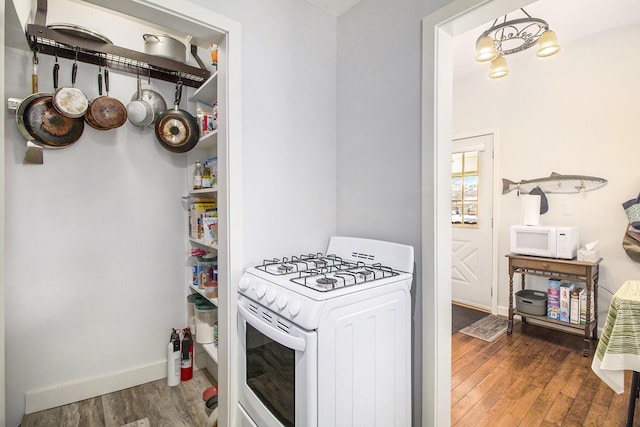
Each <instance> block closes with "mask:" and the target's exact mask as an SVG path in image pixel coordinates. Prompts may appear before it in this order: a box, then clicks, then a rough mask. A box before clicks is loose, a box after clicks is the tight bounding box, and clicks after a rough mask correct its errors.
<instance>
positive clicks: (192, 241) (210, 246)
mask: <svg viewBox="0 0 640 427" xmlns="http://www.w3.org/2000/svg"><path fill="white" fill-rule="evenodd" d="M189 241H190V242H191V243H194V244H196V245H199V246H203V247H205V248H209V249H215V250H216V251H217V250H218V244H217V243H214V244H211V245H207V244H206V243H204V241H203V240H201V239H193V238H190V239H189Z"/></svg>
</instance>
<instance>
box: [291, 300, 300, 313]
mask: <svg viewBox="0 0 640 427" xmlns="http://www.w3.org/2000/svg"><path fill="white" fill-rule="evenodd" d="M300 308H302V306H301V305H300V301H298V300H293V301H291V304H289V313H291V315H292V316H294V317H295V316H297V315H298V313H300Z"/></svg>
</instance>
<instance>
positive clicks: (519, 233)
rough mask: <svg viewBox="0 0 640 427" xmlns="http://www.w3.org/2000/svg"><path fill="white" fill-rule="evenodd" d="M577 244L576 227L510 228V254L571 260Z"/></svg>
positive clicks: (532, 226)
mask: <svg viewBox="0 0 640 427" xmlns="http://www.w3.org/2000/svg"><path fill="white" fill-rule="evenodd" d="M578 244H579V236H578V227H556V226H551V225H548V226H545V225H512V226H511V252H512V253H515V254H520V255H533V256H540V257H547V258H562V259H573V258H575V256H576V253H577V252H578Z"/></svg>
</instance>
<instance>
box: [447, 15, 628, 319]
mask: <svg viewBox="0 0 640 427" xmlns="http://www.w3.org/2000/svg"><path fill="white" fill-rule="evenodd" d="M621 40H623V41H627V43H625V42H622V43H621V42H620V41H621ZM637 40H640V26H633V27H624V28H619V29H614V30H610V31H607V32H603V33H601V34H597V35H594V36H591V37H589V38H585V39H582V40H578V41H574V42H569V43H562V39H560V41H561V43H562V51H561V52H560V54H559V55H556V56H554V57H551V58H547V59H545V60H537V59H536V58H535V52H534V51H533V49H531V51H530V52H529V51H525V52H523V53H518V54H515V55H510V56H509V57H507V61H508V63H509V68H510V74H509V76H507V77H506V78H504V79H501V80H497V81H491V80H490V79H488V78H487V77H486V74H487V71H488V66H487V64H483V65H484V66H482V65H481V64H478V67H477V68H478V71H477V73H473V74H469V75H467V76H465V77H463V78H459V79H456V80H455V82H454V113H453V122H454V134H455V133H464V132H472V131H475V130H482V129H487V128H498V129H499V135H500V147H501V152H500V153H499V159H500V164H499V165H498V166H499V168H500V169H499V170H500V174H501V177H503V178H509V179H511V180H513V181H519V180H521V179H533V178H538V177H544V176H548V175H549V174H550V173H551V172H558V173H561V174H580V175H590V176H597V177H602V178H605V179H607V180H608V184H607V185H606V186H604V187H602V188H600V189H598V190H595V191H593V192H587V193H585V194H584V195H580V194H565V195H562V194H547V198H548V202H549V212H548V213H546V214H544V215H542V216H541V221H542V222H543V223H545V224H556V225H577V226H579V227H580V241H581V244H584V243H587V242H590V241H594V240H599V241H600V243H599V248H600V255H601V256H602V257H603V258H604V260H603V262H602V264H601V266H600V282H599V283H600V286H601V288H600V293H599V313H598V314H599V316H600V317H599V325H600V327H602V326H603V325H604V320H605V319H606V314H607V310H608V307H609V303H610V301H611V294H610V293H609V292H607V291H606V290H604V289H603V288H606V289H609V290H610V291H611V292H615V291H616V290H617V289H618V288H619V287H620V285H621V284H622V283H623V282H624V281H625V280H629V279H638V278H639V277H640V264H638V263H635V262H633V261H632V260H631V259H630V258H628V257H627V256H626V254H625V253H624V251H623V250H622V246H621V245H622V237H623V235H624V231H625V227H626V224H627V220H626V216H625V214H624V211H623V209H622V206H621V204H622V202H624V201H626V200H628V199H631V198H635V197H636V196H637V195H638V192H640V174H639V173H638V166H637V162H636V158H637V156H636V154H635V152H636V151H637V147H638V134H639V132H640V121H638V115H637V107H636V105H637V100H638V97H639V96H640V83H639V82H638V79H637V75H638V73H639V72H640V61H639V60H638V59H637V58H636V57H634V56H633V55H629V50H628V44H629V43H633V42H634V41H637ZM497 197H499V206H500V207H499V209H500V224H499V230H498V232H499V248H498V258H499V259H498V260H497V262H498V265H499V272H498V280H499V286H498V292H499V294H498V304H499V307H500V308H501V310H502V311H503V312H504V310H505V308H507V307H508V276H507V267H508V265H507V261H506V259H505V258H504V255H505V254H506V253H508V252H509V237H508V236H509V234H508V233H509V231H508V230H509V226H510V225H511V224H517V223H518V216H519V212H520V199H518V197H517V196H516V194H515V192H511V193H509V194H505V195H501V194H498V196H497ZM533 282H534V281H532V283H533ZM534 286H536V287H541V288H542V289H544V286H545V283H544V281H543V280H538V281H537V282H535V285H534Z"/></svg>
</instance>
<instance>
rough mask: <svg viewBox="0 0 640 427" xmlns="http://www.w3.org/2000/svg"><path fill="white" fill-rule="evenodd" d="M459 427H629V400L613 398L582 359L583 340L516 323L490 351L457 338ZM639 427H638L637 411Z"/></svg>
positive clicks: (454, 411) (454, 394) (454, 399)
mask: <svg viewBox="0 0 640 427" xmlns="http://www.w3.org/2000/svg"><path fill="white" fill-rule="evenodd" d="M451 339H452V348H451V351H452V357H451V358H452V362H451V363H452V366H451V371H452V376H451V424H452V425H454V426H474V427H475V426H492V427H493V426H509V427H512V426H527V427H528V426H624V425H625V423H626V417H627V404H628V401H629V385H630V383H631V374H630V372H626V373H625V384H626V387H625V393H624V394H616V393H614V392H613V390H611V389H610V388H609V387H608V386H607V385H606V384H605V383H604V382H602V380H600V378H599V377H598V376H596V375H595V374H594V373H593V371H592V370H591V362H592V360H593V352H594V350H595V347H594V345H592V347H591V353H590V356H589V357H584V356H583V355H582V347H583V338H582V337H580V336H576V335H571V334H566V333H562V332H558V331H553V330H550V329H546V328H542V327H536V326H534V325H526V326H523V325H522V324H520V323H518V324H516V326H514V330H513V335H511V336H507V335H505V336H503V337H501V338H499V339H498V340H496V341H494V342H493V343H488V342H485V341H481V340H479V339H475V338H471V337H469V336H466V335H463V334H461V333H456V334H453V335H452V337H451ZM634 426H640V405H637V406H636V417H635V422H634Z"/></svg>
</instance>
